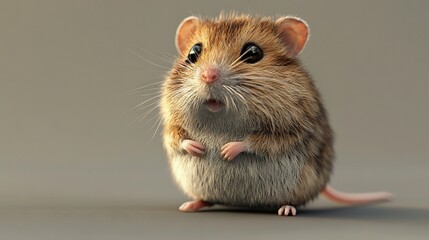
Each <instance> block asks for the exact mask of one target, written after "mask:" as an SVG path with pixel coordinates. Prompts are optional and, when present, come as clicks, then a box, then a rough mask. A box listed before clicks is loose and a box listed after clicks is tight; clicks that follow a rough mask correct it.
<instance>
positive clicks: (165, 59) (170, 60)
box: [135, 45, 175, 64]
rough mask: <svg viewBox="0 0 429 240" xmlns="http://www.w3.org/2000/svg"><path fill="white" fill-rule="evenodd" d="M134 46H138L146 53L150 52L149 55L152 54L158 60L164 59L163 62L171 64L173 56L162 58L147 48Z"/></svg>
mask: <svg viewBox="0 0 429 240" xmlns="http://www.w3.org/2000/svg"><path fill="white" fill-rule="evenodd" d="M135 47H136V48H138V49H139V50H141V51H143V52H145V53H148V54H150V55H152V56H154V57H157V58H159V59H160V60H162V61H164V62H166V63H168V64H171V63H172V62H173V61H174V59H175V58H171V59H170V58H163V57H161V56H159V55H156V54H154V53H152V52H150V51H148V50H146V49H144V48H142V47H140V46H137V45H135Z"/></svg>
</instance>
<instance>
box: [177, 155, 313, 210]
mask: <svg viewBox="0 0 429 240" xmlns="http://www.w3.org/2000/svg"><path fill="white" fill-rule="evenodd" d="M170 165H171V170H172V173H173V176H174V178H175V180H176V182H177V183H178V185H179V186H180V188H181V189H182V190H183V191H184V192H185V193H186V194H187V195H189V196H190V197H192V198H194V199H201V200H204V201H208V202H212V203H219V204H224V205H229V206H241V207H278V206H281V205H283V204H285V203H293V204H295V205H302V204H304V203H305V202H306V201H308V200H309V198H314V197H315V196H308V194H303V196H298V195H297V194H296V193H295V192H296V191H294V190H296V186H297V185H299V184H298V183H299V180H300V174H301V169H302V167H303V161H302V159H299V158H298V157H297V156H293V155H290V156H285V157H283V158H280V159H268V158H267V159H264V158H261V157H258V156H256V155H253V154H246V153H244V154H240V155H238V156H237V157H236V158H235V159H234V160H232V161H226V160H224V159H222V158H221V157H220V156H219V155H218V153H215V154H213V153H212V154H210V153H208V154H206V156H205V157H203V158H197V157H194V156H191V155H188V154H177V155H175V156H173V157H171V158H170Z"/></svg>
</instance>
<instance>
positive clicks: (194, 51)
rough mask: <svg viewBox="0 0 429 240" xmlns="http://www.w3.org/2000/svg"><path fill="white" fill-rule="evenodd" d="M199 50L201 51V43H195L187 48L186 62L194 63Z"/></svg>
mask: <svg viewBox="0 0 429 240" xmlns="http://www.w3.org/2000/svg"><path fill="white" fill-rule="evenodd" d="M201 51H203V44H201V43H197V44H195V45H194V46H193V47H191V50H189V53H188V59H186V62H187V63H195V62H197V60H198V57H199V56H200V54H201Z"/></svg>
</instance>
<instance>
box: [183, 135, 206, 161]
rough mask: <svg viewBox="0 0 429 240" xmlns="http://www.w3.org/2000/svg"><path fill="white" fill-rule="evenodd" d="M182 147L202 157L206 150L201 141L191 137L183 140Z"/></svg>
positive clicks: (193, 154)
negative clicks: (193, 139)
mask: <svg viewBox="0 0 429 240" xmlns="http://www.w3.org/2000/svg"><path fill="white" fill-rule="evenodd" d="M180 147H181V148H182V149H183V150H185V151H186V152H188V153H189V154H191V155H192V156H195V157H202V156H203V155H204V151H205V147H204V146H203V145H202V144H201V143H199V142H196V141H192V140H189V139H185V140H183V141H182V144H180Z"/></svg>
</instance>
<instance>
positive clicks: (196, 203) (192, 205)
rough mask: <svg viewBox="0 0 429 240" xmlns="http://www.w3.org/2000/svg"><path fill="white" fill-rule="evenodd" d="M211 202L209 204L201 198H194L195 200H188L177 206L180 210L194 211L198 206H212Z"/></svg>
mask: <svg viewBox="0 0 429 240" xmlns="http://www.w3.org/2000/svg"><path fill="white" fill-rule="evenodd" d="M212 205H213V204H210V203H208V202H205V201H203V200H195V201H189V202H185V203H183V204H182V206H180V207H179V210H180V211H182V212H195V211H198V210H199V209H200V208H203V207H208V206H212Z"/></svg>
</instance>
